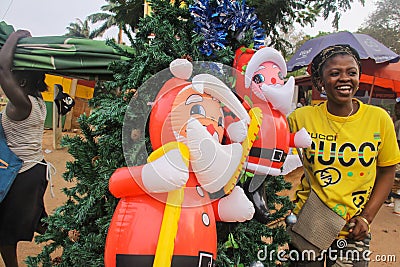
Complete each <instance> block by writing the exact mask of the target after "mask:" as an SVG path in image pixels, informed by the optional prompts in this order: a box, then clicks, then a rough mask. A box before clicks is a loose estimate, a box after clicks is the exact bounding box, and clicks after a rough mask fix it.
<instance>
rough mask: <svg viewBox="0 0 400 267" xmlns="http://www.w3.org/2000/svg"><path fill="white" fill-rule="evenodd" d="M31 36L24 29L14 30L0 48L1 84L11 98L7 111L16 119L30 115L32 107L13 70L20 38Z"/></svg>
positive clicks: (8, 114) (9, 115)
mask: <svg viewBox="0 0 400 267" xmlns="http://www.w3.org/2000/svg"><path fill="white" fill-rule="evenodd" d="M30 36H31V34H30V33H29V32H28V31H24V30H18V31H16V32H13V33H11V34H10V36H9V37H8V38H7V41H6V42H5V44H4V45H3V47H2V48H1V50H0V86H1V88H2V89H3V91H4V93H5V94H6V96H7V98H8V100H9V104H8V105H7V109H6V113H7V116H8V117H10V118H11V119H13V120H16V121H20V120H23V119H25V118H26V117H28V116H29V114H30V111H31V108H32V104H31V101H30V100H29V98H28V95H27V93H26V92H25V90H24V89H23V88H22V87H21V86H20V84H19V81H17V80H16V78H15V76H14V75H13V73H12V71H11V69H12V67H13V60H14V53H15V49H16V46H17V43H18V40H19V39H21V38H25V37H30Z"/></svg>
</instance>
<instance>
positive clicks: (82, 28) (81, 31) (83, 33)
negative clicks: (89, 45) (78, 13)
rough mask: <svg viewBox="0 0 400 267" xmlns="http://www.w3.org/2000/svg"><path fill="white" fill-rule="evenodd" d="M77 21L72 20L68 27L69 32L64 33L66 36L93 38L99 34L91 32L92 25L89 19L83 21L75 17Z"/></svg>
mask: <svg viewBox="0 0 400 267" xmlns="http://www.w3.org/2000/svg"><path fill="white" fill-rule="evenodd" d="M75 20H76V22H71V23H70V24H69V26H67V27H66V29H67V30H68V32H67V33H66V34H64V36H68V37H81V38H88V39H93V38H95V37H97V36H99V35H98V34H97V33H96V32H90V26H89V23H90V21H88V20H87V19H86V20H84V21H82V20H81V19H79V18H76V19H75Z"/></svg>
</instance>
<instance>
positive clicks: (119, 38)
mask: <svg viewBox="0 0 400 267" xmlns="http://www.w3.org/2000/svg"><path fill="white" fill-rule="evenodd" d="M118 44H122V28H121V27H119V31H118Z"/></svg>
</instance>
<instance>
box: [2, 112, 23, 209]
mask: <svg viewBox="0 0 400 267" xmlns="http://www.w3.org/2000/svg"><path fill="white" fill-rule="evenodd" d="M1 117H2V113H0V202H2V201H3V199H4V198H5V196H6V195H7V193H8V191H9V190H10V188H11V185H12V184H13V182H14V180H15V177H17V174H18V171H19V170H20V169H21V167H22V163H23V161H22V160H21V159H20V158H18V157H17V155H15V154H14V152H12V151H11V149H10V148H9V147H8V145H7V140H6V136H5V134H4V130H3V125H2V123H1V121H2V119H1Z"/></svg>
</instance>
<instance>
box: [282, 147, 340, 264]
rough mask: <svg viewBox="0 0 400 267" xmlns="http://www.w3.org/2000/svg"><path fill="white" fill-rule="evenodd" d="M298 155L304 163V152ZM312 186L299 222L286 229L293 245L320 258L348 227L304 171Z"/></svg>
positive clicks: (298, 152) (299, 151) (298, 215)
mask: <svg viewBox="0 0 400 267" xmlns="http://www.w3.org/2000/svg"><path fill="white" fill-rule="evenodd" d="M297 154H298V156H299V158H300V160H301V162H303V159H302V151H301V150H300V149H299V148H297ZM304 175H305V178H306V179H307V182H308V184H309V185H310V194H309V196H308V198H307V200H306V201H305V203H304V205H303V206H302V208H301V210H300V211H299V214H297V222H296V223H295V224H293V225H289V226H288V227H287V228H286V231H287V233H288V234H289V236H290V239H291V244H292V245H293V246H294V247H295V248H297V249H298V250H300V251H304V250H308V251H310V250H312V251H314V252H315V256H316V257H318V256H319V255H320V253H321V252H322V251H323V250H327V249H328V248H329V247H330V246H331V245H332V243H333V241H335V239H336V238H337V237H338V235H339V233H340V231H341V230H342V229H343V227H344V226H345V225H346V220H345V219H343V218H342V217H341V216H340V215H338V214H337V213H336V212H334V211H333V210H332V209H331V208H329V207H328V206H327V205H326V204H325V203H324V202H323V201H322V200H321V199H320V198H319V197H318V195H317V193H315V192H314V190H313V189H312V187H311V181H310V177H308V175H307V172H306V171H304Z"/></svg>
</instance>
